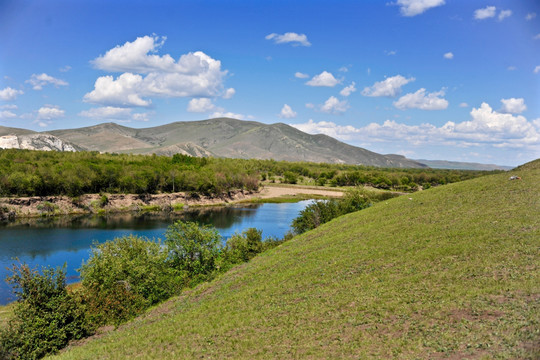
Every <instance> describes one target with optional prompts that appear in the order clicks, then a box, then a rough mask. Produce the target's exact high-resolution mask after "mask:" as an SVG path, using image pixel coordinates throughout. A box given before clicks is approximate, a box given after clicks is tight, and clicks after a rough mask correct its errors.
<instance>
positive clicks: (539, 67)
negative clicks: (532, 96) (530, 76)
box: [533, 65, 540, 74]
mask: <svg viewBox="0 0 540 360" xmlns="http://www.w3.org/2000/svg"><path fill="white" fill-rule="evenodd" d="M533 72H534V73H535V74H538V73H540V65H538V66H537V67H535V68H534V70H533Z"/></svg>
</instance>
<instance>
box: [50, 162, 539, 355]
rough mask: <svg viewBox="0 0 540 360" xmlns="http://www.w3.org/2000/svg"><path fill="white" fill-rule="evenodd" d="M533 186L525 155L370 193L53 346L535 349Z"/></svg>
mask: <svg viewBox="0 0 540 360" xmlns="http://www.w3.org/2000/svg"><path fill="white" fill-rule="evenodd" d="M510 175H518V176H521V177H522V179H521V180H514V181H510V180H509V176H510ZM538 194H540V161H535V162H533V163H530V164H527V165H526V166H523V167H521V168H519V169H517V170H515V171H512V172H511V173H510V174H497V175H491V176H486V177H482V178H477V179H474V180H470V181H465V182H460V183H456V184H451V185H446V186H442V187H438V188H434V189H430V190H427V191H423V192H419V193H415V194H412V195H405V196H402V197H400V198H396V199H392V200H388V201H386V202H381V203H378V204H377V205H375V206H373V207H371V208H369V209H367V210H363V211H361V212H358V213H353V214H349V215H347V216H344V217H341V218H338V219H335V220H334V221H332V222H330V223H327V224H325V225H323V226H321V227H319V228H318V229H316V230H314V231H311V232H308V233H305V234H304V235H302V236H299V237H296V238H294V239H293V240H291V241H289V242H287V243H285V244H283V245H281V246H280V247H278V248H276V249H274V250H272V251H269V252H267V253H264V254H262V255H260V256H258V257H256V258H255V259H253V260H252V261H251V262H250V263H247V264H244V265H242V266H239V267H237V268H235V269H233V270H232V271H230V272H229V273H226V274H225V275H224V276H222V277H221V278H219V279H217V280H216V281H214V282H212V283H209V284H205V285H204V286H200V287H198V288H196V289H195V290H193V291H191V292H190V293H187V294H185V295H184V296H181V297H178V298H175V299H173V300H171V301H169V302H168V303H166V304H164V305H162V306H160V307H158V308H155V309H153V310H152V311H151V312H149V313H148V314H147V315H146V316H145V317H141V318H139V319H137V320H135V321H133V322H131V323H129V324H127V325H125V326H123V327H121V328H120V329H119V330H117V331H113V332H111V333H110V334H108V335H106V336H103V337H101V338H98V339H94V340H92V341H89V342H87V343H86V344H85V345H83V346H78V347H73V348H71V349H70V350H69V351H68V352H65V353H63V354H62V355H60V356H58V358H59V359H124V358H155V359H181V358H232V359H236V358H250V359H251V358H259V359H266V358H280V359H287V358H351V359H353V358H354V359H358V358H405V359H416V358H435V359H437V358H452V359H458V358H459V359H461V358H474V359H477V358H537V357H538V356H540V348H539V341H540V335H539V333H538V329H539V328H540V269H539V264H540V252H539V247H540V197H539V196H538Z"/></svg>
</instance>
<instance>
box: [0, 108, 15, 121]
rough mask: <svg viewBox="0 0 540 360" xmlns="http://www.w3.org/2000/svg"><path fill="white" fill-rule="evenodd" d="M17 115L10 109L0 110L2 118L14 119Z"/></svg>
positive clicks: (0, 117)
mask: <svg viewBox="0 0 540 360" xmlns="http://www.w3.org/2000/svg"><path fill="white" fill-rule="evenodd" d="M15 117H17V115H16V114H15V113H14V112H12V111H9V110H3V111H0V119H13V118H15Z"/></svg>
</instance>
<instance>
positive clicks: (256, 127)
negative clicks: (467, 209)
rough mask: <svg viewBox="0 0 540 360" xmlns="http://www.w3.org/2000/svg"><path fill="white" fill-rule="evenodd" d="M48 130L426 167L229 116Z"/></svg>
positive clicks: (168, 149) (88, 143)
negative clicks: (144, 125) (147, 125)
mask: <svg viewBox="0 0 540 360" xmlns="http://www.w3.org/2000/svg"><path fill="white" fill-rule="evenodd" d="M49 133H50V134H52V135H55V136H58V137H60V138H62V139H65V140H68V141H70V142H72V143H75V144H77V145H79V146H81V147H83V148H85V149H87V150H95V151H107V152H132V153H139V154H147V153H157V154H166V155H169V154H172V153H175V152H182V153H185V154H189V155H193V156H219V157H229V158H244V159H247V158H255V159H275V160H289V161H312V162H329V163H347V164H362V165H372V166H381V167H412V168H422V167H427V166H426V165H424V164H421V163H418V162H416V161H413V160H409V159H407V158H405V157H403V156H398V155H393V156H386V155H381V154H377V153H374V152H372V151H368V150H366V149H362V148H359V147H355V146H351V145H347V144H345V143H342V142H341V141H338V140H336V139H333V138H331V137H329V136H326V135H310V134H306V133H304V132H302V131H300V130H298V129H296V128H293V127H292V126H289V125H286V124H282V123H278V124H270V125H267V124H263V123H259V122H255V121H243V120H236V119H229V118H219V119H210V120H202V121H186V122H175V123H171V124H167V125H162V126H156V127H150V128H144V129H133V128H129V127H125V126H120V125H117V124H114V123H106V124H100V125H96V126H91V127H85V128H79V129H69V130H55V131H50V132H49Z"/></svg>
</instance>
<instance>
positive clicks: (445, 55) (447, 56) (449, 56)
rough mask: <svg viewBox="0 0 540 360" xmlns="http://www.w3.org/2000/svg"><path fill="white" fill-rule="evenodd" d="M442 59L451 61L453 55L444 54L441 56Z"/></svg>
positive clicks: (449, 53)
mask: <svg viewBox="0 0 540 360" xmlns="http://www.w3.org/2000/svg"><path fill="white" fill-rule="evenodd" d="M443 57H444V58H445V59H448V60H451V59H453V58H454V54H453V53H451V52H447V53H446V54H444V55H443Z"/></svg>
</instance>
